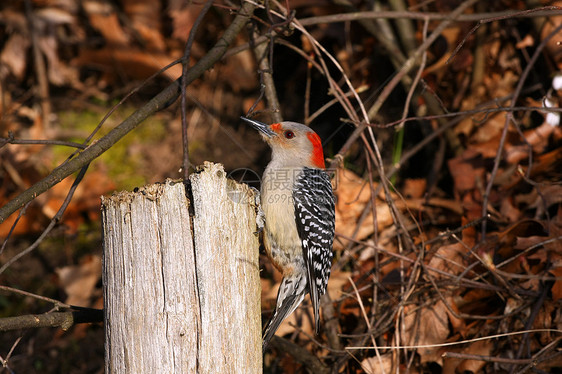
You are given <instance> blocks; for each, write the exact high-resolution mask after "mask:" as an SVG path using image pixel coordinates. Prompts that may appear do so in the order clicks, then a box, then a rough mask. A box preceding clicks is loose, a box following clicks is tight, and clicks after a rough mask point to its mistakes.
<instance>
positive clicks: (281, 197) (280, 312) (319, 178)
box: [241, 117, 335, 350]
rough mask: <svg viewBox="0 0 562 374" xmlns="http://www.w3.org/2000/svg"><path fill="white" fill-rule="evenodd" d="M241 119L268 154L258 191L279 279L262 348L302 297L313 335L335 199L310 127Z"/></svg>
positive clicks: (324, 279)
mask: <svg viewBox="0 0 562 374" xmlns="http://www.w3.org/2000/svg"><path fill="white" fill-rule="evenodd" d="M241 118H242V119H243V120H244V121H246V122H247V123H249V124H250V125H251V126H252V127H253V128H255V129H256V130H258V131H259V133H260V135H261V136H262V138H263V139H264V140H265V142H266V143H267V144H268V145H269V147H270V148H271V150H272V156H271V161H270V162H269V164H268V165H267V167H266V168H265V171H264V173H263V177H262V181H261V190H260V202H261V203H260V204H261V211H262V214H263V216H264V218H265V222H264V227H263V232H264V235H263V242H264V247H265V251H266V254H267V255H268V257H269V258H270V259H271V261H272V263H273V265H274V266H275V267H276V268H277V269H278V270H279V271H280V272H281V274H282V275H283V280H282V281H281V286H280V287H279V291H278V294H277V304H276V306H275V310H274V312H273V316H272V317H271V320H270V321H269V322H268V324H267V326H266V328H265V330H264V333H263V346H262V349H263V350H265V349H266V347H267V345H268V343H269V341H270V340H271V338H272V337H273V336H274V335H275V332H276V331H277V329H278V328H279V326H280V325H281V323H282V322H283V321H284V320H285V318H287V317H288V316H289V315H290V314H291V313H293V312H294V311H295V309H296V308H297V307H298V306H299V305H300V303H301V302H302V301H303V299H304V297H305V295H306V294H307V293H309V294H310V299H311V302H312V307H313V310H314V325H315V332H316V333H317V334H318V331H319V323H320V315H319V305H320V297H321V296H322V295H323V294H324V293H325V292H326V288H327V284H328V278H329V277H330V271H331V266H332V258H333V249H332V246H333V241H334V235H335V196H334V192H333V188H332V184H331V182H330V177H329V175H328V173H327V172H326V171H325V164H324V153H323V150H322V141H321V139H320V137H319V136H318V135H317V134H316V133H315V132H314V131H313V130H312V129H310V128H309V127H308V126H305V125H303V124H301V123H297V122H290V121H284V122H280V123H274V124H271V125H267V124H265V123H263V122H259V121H256V120H254V119H249V118H246V117H241Z"/></svg>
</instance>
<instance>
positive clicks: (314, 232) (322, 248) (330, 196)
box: [293, 168, 335, 332]
mask: <svg viewBox="0 0 562 374" xmlns="http://www.w3.org/2000/svg"><path fill="white" fill-rule="evenodd" d="M293 199H294V201H293V204H294V207H295V220H296V224H297V232H298V234H299V238H300V240H301V243H302V249H303V257H304V261H305V266H306V270H307V278H308V289H309V292H310V299H311V300H312V306H313V309H314V321H315V326H316V332H318V324H319V310H318V309H319V302H320V296H322V295H323V294H324V293H325V292H326V286H327V284H328V278H329V277H330V270H331V268H332V258H333V252H332V244H333V242H334V233H335V197H334V192H333V190H332V184H331V183H330V178H329V177H328V174H327V173H326V172H325V171H324V170H321V169H313V168H304V169H303V171H302V172H301V173H300V174H299V175H298V176H297V178H296V180H295V185H294V189H293Z"/></svg>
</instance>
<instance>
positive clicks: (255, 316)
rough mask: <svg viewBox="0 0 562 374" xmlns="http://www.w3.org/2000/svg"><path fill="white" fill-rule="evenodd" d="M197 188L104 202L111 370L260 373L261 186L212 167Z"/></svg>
mask: <svg viewBox="0 0 562 374" xmlns="http://www.w3.org/2000/svg"><path fill="white" fill-rule="evenodd" d="M190 185H191V192H192V196H193V199H192V200H193V201H192V202H188V198H187V197H186V188H185V185H184V184H183V183H182V182H173V181H167V182H166V183H164V184H157V185H151V186H147V187H143V188H140V189H139V190H138V191H136V192H134V193H129V192H120V193H117V194H115V195H113V196H111V197H108V198H103V199H102V215H103V234H104V259H103V282H104V309H105V345H106V346H105V360H106V362H105V365H106V373H108V374H113V373H119V374H121V373H135V374H136V373H182V374H183V373H198V374H199V373H261V371H262V352H261V317H260V313H261V312H260V281H259V265H258V241H257V238H256V236H255V235H254V232H255V230H256V226H255V205H254V194H253V191H251V190H250V189H249V188H248V187H247V186H246V185H240V184H237V183H235V182H233V181H230V180H227V179H226V176H225V172H224V169H223V167H222V165H215V164H210V163H206V164H205V166H204V167H203V169H202V170H201V171H200V172H198V173H196V174H193V175H192V176H191V177H190ZM188 204H192V208H191V209H192V213H194V214H193V217H190V212H189V209H188Z"/></svg>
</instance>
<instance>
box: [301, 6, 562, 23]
mask: <svg viewBox="0 0 562 374" xmlns="http://www.w3.org/2000/svg"><path fill="white" fill-rule="evenodd" d="M561 14H562V8H561V7H557V6H546V7H541V8H537V9H529V10H527V11H524V12H521V11H515V10H506V11H502V12H489V13H472V14H461V15H459V16H458V17H457V18H456V19H455V21H457V22H478V21H481V20H483V19H491V20H503V19H507V18H535V17H551V16H556V15H561ZM377 18H388V19H401V18H406V19H412V20H416V19H417V20H424V19H429V20H430V21H443V20H447V19H450V18H452V13H431V12H427V13H423V12H399V11H373V12H369V11H364V12H355V13H346V14H332V15H328V16H318V17H310V18H303V19H301V20H300V22H301V24H302V25H303V26H312V25H318V24H323V23H335V22H347V21H359V20H365V19H377ZM489 22H491V21H489Z"/></svg>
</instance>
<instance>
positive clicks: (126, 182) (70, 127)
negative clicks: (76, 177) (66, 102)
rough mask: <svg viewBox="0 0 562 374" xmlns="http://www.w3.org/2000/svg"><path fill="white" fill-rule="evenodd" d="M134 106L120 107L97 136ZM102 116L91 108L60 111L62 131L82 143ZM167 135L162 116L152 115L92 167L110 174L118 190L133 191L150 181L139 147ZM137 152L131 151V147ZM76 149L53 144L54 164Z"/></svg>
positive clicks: (115, 124)
mask: <svg viewBox="0 0 562 374" xmlns="http://www.w3.org/2000/svg"><path fill="white" fill-rule="evenodd" d="M134 110H135V108H132V107H121V108H119V109H117V110H116V111H115V112H114V113H113V114H112V115H111V117H110V118H109V119H108V120H107V121H106V122H105V123H104V125H103V126H102V128H101V129H100V130H99V131H98V133H97V134H96V136H95V137H94V139H100V138H101V137H102V136H104V135H106V134H107V133H108V132H109V131H110V130H111V129H113V128H114V127H115V126H117V125H119V124H120V123H121V122H122V121H123V120H124V119H126V118H127V117H128V116H129V115H131V113H133V111H134ZM102 118H103V114H100V113H96V112H92V111H82V112H77V111H66V112H62V113H59V119H60V126H61V129H62V131H61V132H62V133H70V134H71V135H72V136H71V137H70V138H67V139H66V140H69V141H74V142H77V143H82V142H83V141H84V139H85V138H86V137H87V136H88V135H89V134H90V133H91V132H92V131H93V130H94V129H95V128H96V126H97V125H98V123H99V122H100V121H101V119H102ZM165 136H166V127H165V123H164V121H163V120H162V119H159V118H157V117H152V118H149V119H147V120H146V121H145V122H144V123H142V124H140V125H139V126H138V127H137V128H136V129H135V130H133V131H132V132H131V133H129V134H127V135H126V136H125V137H124V138H122V139H121V140H120V141H118V142H117V143H116V144H114V145H113V146H112V147H111V148H110V149H109V150H107V151H106V152H105V153H104V154H102V155H101V156H100V157H99V158H98V159H97V160H95V161H94V162H93V163H92V165H91V166H90V168H93V169H94V170H102V171H103V172H105V173H107V175H108V176H109V177H110V178H111V180H112V181H113V182H114V183H115V184H116V187H117V189H127V190H131V189H133V188H135V187H138V186H142V185H144V184H146V182H147V179H148V178H147V176H145V175H142V174H141V173H140V170H143V169H144V168H142V165H143V163H144V161H145V160H144V157H143V152H142V151H141V152H139V151H138V149H139V148H140V149H142V147H146V146H150V145H156V144H158V143H159V142H160V141H162V140H163V139H164V137H165ZM135 148H136V149H137V151H136V152H134V153H133V152H131V150H132V149H135ZM73 151H74V149H72V148H69V147H63V146H55V147H53V152H54V156H55V157H54V158H53V165H52V166H53V167H56V166H58V165H59V164H60V163H61V162H63V161H64V160H65V159H67V158H68V157H69V156H70V155H71V154H72V152H73Z"/></svg>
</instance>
